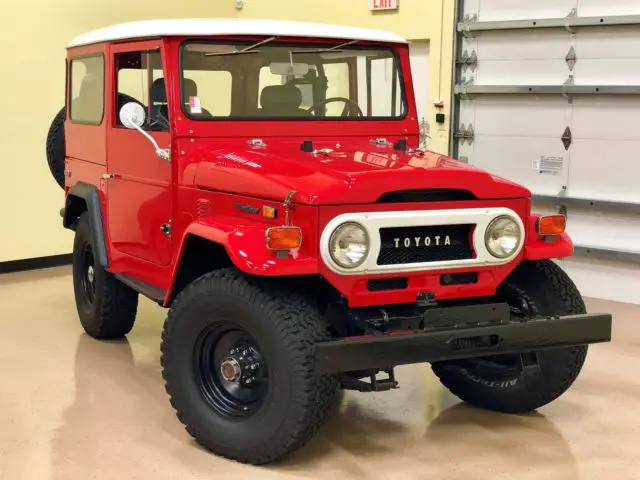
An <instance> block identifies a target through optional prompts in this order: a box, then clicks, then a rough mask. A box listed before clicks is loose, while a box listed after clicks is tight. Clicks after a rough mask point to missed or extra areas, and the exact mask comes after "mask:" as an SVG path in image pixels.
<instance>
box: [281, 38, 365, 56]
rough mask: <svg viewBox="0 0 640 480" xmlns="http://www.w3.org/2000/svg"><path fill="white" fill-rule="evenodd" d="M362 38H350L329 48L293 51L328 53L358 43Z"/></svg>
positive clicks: (295, 51) (296, 51) (297, 51)
mask: <svg viewBox="0 0 640 480" xmlns="http://www.w3.org/2000/svg"><path fill="white" fill-rule="evenodd" d="M359 41H360V40H350V41H348V42H344V43H341V44H340V45H334V46H333V47H329V48H318V49H316V50H294V51H293V52H291V53H326V52H335V51H338V50H339V49H340V48H342V47H347V46H349V45H353V44H354V43H358V42H359Z"/></svg>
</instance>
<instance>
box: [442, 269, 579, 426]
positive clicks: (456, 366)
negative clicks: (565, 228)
mask: <svg viewBox="0 0 640 480" xmlns="http://www.w3.org/2000/svg"><path fill="white" fill-rule="evenodd" d="M497 293H498V300H500V301H506V302H507V303H509V305H511V308H512V313H513V314H514V315H516V316H522V317H527V316H534V315H549V316H553V315H571V314H581V313H586V308H585V305H584V301H583V300H582V296H581V295H580V292H579V291H578V289H577V288H576V286H575V285H574V284H573V282H572V281H571V279H569V277H568V276H567V275H566V273H565V272H564V271H563V270H562V269H561V268H560V267H558V266H557V265H556V264H555V263H553V262H552V261H551V260H542V261H536V262H529V261H525V262H523V263H522V264H521V265H520V266H519V267H518V268H517V269H516V270H515V271H514V272H513V273H512V274H511V275H510V276H509V277H508V278H507V280H505V282H504V283H503V284H502V285H501V286H500V288H499V289H498V292H497ZM586 355H587V346H586V345H584V346H578V347H568V348H557V349H550V350H542V351H538V352H522V353H520V354H518V355H496V356H490V357H481V358H473V359H469V360H462V361H460V360H458V361H448V362H438V363H434V364H432V369H433V371H434V373H435V374H436V375H437V376H438V377H439V378H440V381H441V382H442V384H443V385H444V386H445V387H447V388H448V389H449V390H450V391H451V392H452V393H453V394H454V395H456V396H458V397H459V398H460V399H462V400H463V401H465V402H467V403H470V404H472V405H475V406H477V407H481V408H485V409H488V410H496V411H500V412H505V413H524V412H528V411H532V410H535V409H537V408H540V407H542V406H544V405H546V404H548V403H550V402H552V401H553V400H555V399H556V398H558V397H559V396H560V395H562V394H563V393H564V392H565V391H566V390H567V389H568V388H569V387H570V386H571V385H572V384H573V382H574V381H575V379H576V378H577V376H578V374H579V373H580V371H581V369H582V366H583V364H584V361H585V358H586Z"/></svg>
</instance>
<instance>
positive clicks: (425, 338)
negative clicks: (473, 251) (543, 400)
mask: <svg viewBox="0 0 640 480" xmlns="http://www.w3.org/2000/svg"><path fill="white" fill-rule="evenodd" d="M611 323H612V317H611V315H610V314H604V313H596V314H582V315H568V316H563V317H538V318H531V319H522V318H519V317H513V316H512V315H511V312H510V309H509V307H508V305H506V304H490V305H474V306H464V307H448V308H437V309H431V310H427V312H425V314H424V329H423V330H421V331H418V332H415V331H402V332H390V333H384V334H377V335H369V336H362V337H352V338H346V339H341V340H334V341H329V342H321V343H318V344H317V345H316V373H318V374H326V373H338V372H350V371H356V370H367V369H385V368H390V367H394V366H397V365H405V364H410V363H422V362H441V361H446V360H459V359H464V358H474V357H482V356H490V355H500V354H513V353H520V352H528V351H538V350H544V349H551V348H561V347H571V346H576V345H587V344H592V343H601V342H608V341H610V340H611Z"/></svg>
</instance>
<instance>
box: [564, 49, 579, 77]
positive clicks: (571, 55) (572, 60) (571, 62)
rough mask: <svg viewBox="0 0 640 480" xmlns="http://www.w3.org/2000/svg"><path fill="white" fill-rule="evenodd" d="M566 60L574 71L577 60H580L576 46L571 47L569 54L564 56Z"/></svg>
mask: <svg viewBox="0 0 640 480" xmlns="http://www.w3.org/2000/svg"><path fill="white" fill-rule="evenodd" d="M564 61H565V62H567V66H568V67H569V70H571V71H573V68H574V67H575V66H576V62H577V61H578V56H577V55H576V49H575V48H573V47H571V48H569V52H568V53H567V56H566V57H564Z"/></svg>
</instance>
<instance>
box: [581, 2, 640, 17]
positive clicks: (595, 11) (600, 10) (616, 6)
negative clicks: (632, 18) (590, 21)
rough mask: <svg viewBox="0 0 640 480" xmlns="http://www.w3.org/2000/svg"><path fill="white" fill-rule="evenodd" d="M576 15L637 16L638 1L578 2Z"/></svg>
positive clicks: (639, 10)
mask: <svg viewBox="0 0 640 480" xmlns="http://www.w3.org/2000/svg"><path fill="white" fill-rule="evenodd" d="M578 13H579V14H580V16H581V17H591V16H597V15H638V14H640V2H638V0H578Z"/></svg>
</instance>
